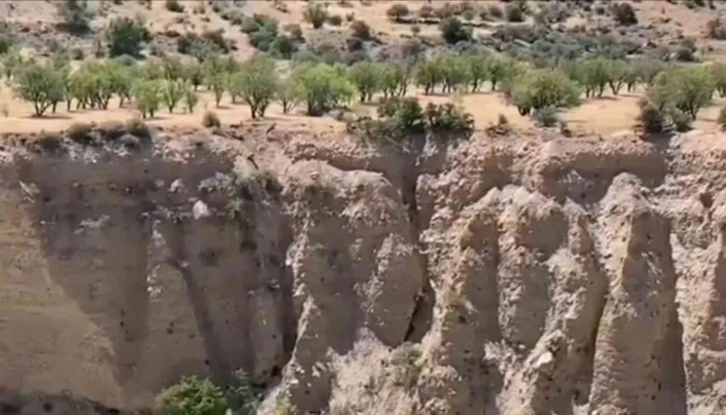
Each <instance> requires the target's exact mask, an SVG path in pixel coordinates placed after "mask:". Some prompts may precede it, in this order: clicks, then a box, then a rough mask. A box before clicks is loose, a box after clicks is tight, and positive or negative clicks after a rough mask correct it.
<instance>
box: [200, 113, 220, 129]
mask: <svg viewBox="0 0 726 415" xmlns="http://www.w3.org/2000/svg"><path fill="white" fill-rule="evenodd" d="M202 126H203V127H206V128H212V127H221V126H222V122H221V121H220V120H219V116H218V115H217V113H215V112H214V111H207V112H205V113H204V116H203V117H202Z"/></svg>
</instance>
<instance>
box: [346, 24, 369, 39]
mask: <svg viewBox="0 0 726 415" xmlns="http://www.w3.org/2000/svg"><path fill="white" fill-rule="evenodd" d="M350 30H351V32H353V36H354V37H357V38H358V39H363V40H368V39H370V38H371V28H370V26H368V23H366V22H364V21H362V20H356V21H355V22H353V23H351V24H350Z"/></svg>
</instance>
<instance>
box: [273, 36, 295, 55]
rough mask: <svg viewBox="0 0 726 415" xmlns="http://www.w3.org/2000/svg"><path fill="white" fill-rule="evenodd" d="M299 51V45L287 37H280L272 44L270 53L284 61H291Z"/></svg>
mask: <svg viewBox="0 0 726 415" xmlns="http://www.w3.org/2000/svg"><path fill="white" fill-rule="evenodd" d="M297 50H298V44H297V43H296V42H295V40H294V39H293V38H292V37H290V36H287V35H279V36H277V37H276V38H275V40H273V41H272V43H271V44H270V50H269V52H270V53H272V54H273V55H276V56H278V57H280V58H282V59H290V58H292V55H293V54H295V52H297Z"/></svg>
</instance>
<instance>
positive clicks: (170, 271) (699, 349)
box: [0, 129, 726, 415]
mask: <svg viewBox="0 0 726 415" xmlns="http://www.w3.org/2000/svg"><path fill="white" fill-rule="evenodd" d="M279 134H281V135H280V136H273V137H269V136H267V135H266V134H264V133H261V132H260V131H255V130H254V129H253V130H249V131H244V132H239V131H238V132H236V133H235V135H234V136H235V137H241V138H242V139H241V141H240V140H231V139H227V138H224V137H220V136H215V135H209V134H208V133H202V132H193V133H190V132H186V133H184V132H162V133H158V134H157V133H154V135H155V137H153V138H152V139H149V140H135V141H134V142H135V143H136V144H134V145H133V146H128V145H126V144H124V142H123V141H118V142H116V141H114V140H112V139H108V140H105V141H104V137H103V134H102V133H100V134H97V135H96V136H94V137H95V138H93V137H91V138H90V139H89V140H90V141H87V142H83V143H79V142H73V141H71V140H69V139H66V138H62V137H54V138H53V137H50V138H49V137H43V138H40V139H37V140H34V139H32V138H30V139H27V138H22V139H21V140H19V142H18V143H15V144H13V145H9V146H7V147H4V148H3V150H2V153H0V159H1V160H2V164H1V165H0V211H1V212H2V215H0V237H1V238H2V242H3V247H4V249H2V250H0V360H1V361H2V364H3V370H1V371H0V387H2V391H1V393H0V413H3V414H25V413H39V411H44V412H47V413H63V414H72V413H78V414H95V413H99V414H102V413H135V412H143V411H145V410H147V409H148V408H150V407H151V405H152V403H153V397H154V396H155V394H156V393H158V392H159V391H160V390H161V389H163V388H164V387H167V386H169V385H171V384H173V383H175V382H177V381H178V380H179V378H180V377H181V376H183V375H200V376H211V377H212V378H214V379H215V381H216V382H218V383H220V384H222V385H224V384H227V383H229V382H230V381H231V380H232V376H233V373H234V372H235V371H237V370H242V371H244V372H245V373H247V374H249V376H250V378H251V379H252V380H253V381H254V382H255V383H256V384H258V385H262V386H264V387H265V391H266V392H265V400H264V401H263V402H262V405H261V408H260V413H261V414H275V413H277V412H278V411H279V410H280V407H281V403H289V404H292V405H294V407H295V408H296V411H297V412H296V413H301V414H303V413H315V414H317V413H328V412H330V413H357V414H371V415H373V414H383V413H390V414H404V415H406V414H412V415H413V414H452V415H453V414H472V415H479V414H507V415H509V414H514V415H517V414H522V415H539V414H558V415H570V414H593V415H606V414H607V415H610V414H623V415H625V414H639V415H640V414H645V415H648V414H653V415H656V414H658V415H660V414H674V415H681V414H713V413H721V412H723V411H726V382H725V380H726V266H725V265H726V260H725V259H724V258H725V255H724V237H725V236H724V229H726V191H725V190H724V184H726V173H725V172H724V171H723V170H724V167H723V160H724V158H725V156H726V137H723V136H709V137H705V136H701V135H693V134H692V135H686V136H681V137H678V138H675V139H673V140H672V141H671V142H664V143H658V144H650V143H646V142H643V141H639V140H636V139H633V138H630V137H616V138H613V139H611V140H605V141H599V140H596V139H594V140H589V139H555V140H549V141H541V140H536V139H532V138H527V137H517V138H515V137H506V138H497V139H492V138H488V137H483V136H477V137H474V138H473V139H472V140H471V141H470V142H467V143H460V144H458V145H455V146H451V147H448V148H442V147H440V146H436V145H431V146H426V148H425V149H424V151H423V153H422V154H420V155H418V156H416V157H414V156H413V155H411V154H410V153H404V152H399V151H397V150H395V149H393V148H374V147H371V146H369V145H366V144H364V143H356V142H355V141H353V140H350V139H348V138H345V137H321V136H311V135H305V134H299V135H296V136H294V137H291V136H289V135H287V136H286V135H284V134H283V133H279ZM266 136H267V137H266ZM16 139H17V137H16ZM94 140H95V141H94ZM16 141H17V140H16ZM20 143H22V145H21V144H20ZM251 155H254V161H251V158H250V156H251ZM38 408H41V409H40V410H38ZM54 411H55V412H54ZM345 411H349V412H345Z"/></svg>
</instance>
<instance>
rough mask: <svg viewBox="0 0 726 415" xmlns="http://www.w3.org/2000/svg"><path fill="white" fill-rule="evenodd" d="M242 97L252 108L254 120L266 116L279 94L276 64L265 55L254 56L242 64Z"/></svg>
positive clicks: (240, 80) (240, 79)
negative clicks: (277, 93)
mask: <svg viewBox="0 0 726 415" xmlns="http://www.w3.org/2000/svg"><path fill="white" fill-rule="evenodd" d="M239 82H240V96H241V97H242V99H244V100H245V102H246V103H247V105H249V106H250V113H251V115H252V118H260V117H264V116H265V110H267V107H268V106H269V105H270V103H271V102H272V100H273V99H274V98H275V92H277V83H278V79H277V72H276V71H275V62H274V61H273V60H271V59H270V58H268V57H266V56H264V55H257V56H253V57H252V58H250V59H249V60H247V61H246V62H244V63H243V64H242V68H241V71H240V78H239Z"/></svg>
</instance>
